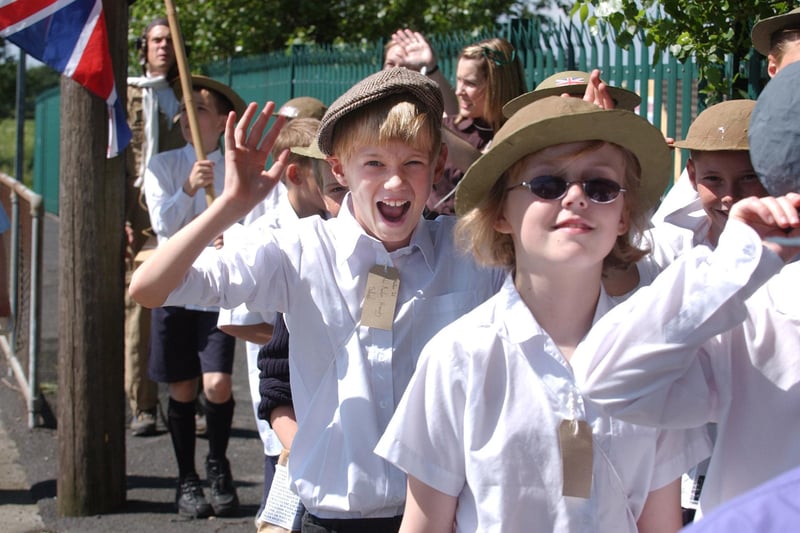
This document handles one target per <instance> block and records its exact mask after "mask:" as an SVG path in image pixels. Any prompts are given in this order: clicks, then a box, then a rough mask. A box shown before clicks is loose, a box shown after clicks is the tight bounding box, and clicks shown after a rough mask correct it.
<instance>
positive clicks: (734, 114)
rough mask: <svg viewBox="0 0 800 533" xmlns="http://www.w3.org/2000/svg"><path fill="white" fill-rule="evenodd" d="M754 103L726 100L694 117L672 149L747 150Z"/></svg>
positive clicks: (705, 150) (704, 150) (753, 101)
mask: <svg viewBox="0 0 800 533" xmlns="http://www.w3.org/2000/svg"><path fill="white" fill-rule="evenodd" d="M755 106H756V101H755V100H729V101H727V102H721V103H719V104H716V105H712V106H711V107H709V108H707V109H705V110H704V111H703V112H702V113H700V114H699V115H697V118H696V119H694V122H692V124H691V126H689V131H687V132H686V138H685V139H683V140H682V141H676V142H675V147H676V148H687V149H689V150H699V151H701V152H716V151H720V150H749V149H750V143H749V142H748V141H747V132H748V130H749V129H750V115H751V114H752V112H753V108H754V107H755Z"/></svg>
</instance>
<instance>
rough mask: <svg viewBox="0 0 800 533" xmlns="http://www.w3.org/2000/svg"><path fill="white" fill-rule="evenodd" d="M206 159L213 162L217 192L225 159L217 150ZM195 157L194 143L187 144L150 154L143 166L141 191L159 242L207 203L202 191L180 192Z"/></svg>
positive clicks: (215, 190)
mask: <svg viewBox="0 0 800 533" xmlns="http://www.w3.org/2000/svg"><path fill="white" fill-rule="evenodd" d="M206 159H208V160H209V161H213V162H214V192H215V193H216V194H217V195H219V194H220V193H221V192H222V186H223V185H224V184H225V159H224V157H223V155H222V152H220V151H219V150H214V151H213V152H211V153H210V154H207V155H206ZM195 161H197V157H196V156H195V152H194V147H193V146H192V145H191V144H187V145H186V146H184V147H183V148H178V149H176V150H168V151H166V152H162V153H160V154H156V155H154V156H153V158H152V159H151V160H150V164H149V165H148V166H147V171H145V174H144V193H145V197H146V198H147V209H148V210H149V211H150V223H151V224H152V226H153V231H155V233H156V235H157V236H158V244H159V245H161V244H163V243H164V242H165V241H166V240H167V239H169V238H170V237H172V236H173V235H174V234H175V233H177V232H178V230H180V229H181V228H182V227H184V226H185V225H186V224H188V223H189V222H191V221H192V220H193V219H194V218H195V217H196V216H197V215H199V214H200V213H202V212H203V211H205V209H206V207H208V205H207V202H206V195H205V192H204V191H197V193H196V194H195V195H194V196H189V195H188V194H186V193H185V192H183V184H184V183H185V182H186V180H187V179H188V178H189V175H190V174H191V173H192V166H194V163H195Z"/></svg>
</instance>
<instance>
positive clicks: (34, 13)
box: [0, 0, 131, 157]
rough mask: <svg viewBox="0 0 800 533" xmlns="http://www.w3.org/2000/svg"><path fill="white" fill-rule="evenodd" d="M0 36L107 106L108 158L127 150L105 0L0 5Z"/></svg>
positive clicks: (27, 0) (16, 0)
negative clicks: (83, 88)
mask: <svg viewBox="0 0 800 533" xmlns="http://www.w3.org/2000/svg"><path fill="white" fill-rule="evenodd" d="M0 37H2V38H4V39H8V40H9V41H11V42H12V43H14V44H16V45H17V46H19V47H20V48H21V49H23V50H25V52H27V53H28V54H30V55H31V56H33V57H35V58H36V59H38V60H39V61H41V62H42V63H44V64H46V65H48V66H50V67H52V68H53V69H55V70H57V71H58V72H60V73H61V74H63V75H64V76H67V77H69V78H72V79H73V80H75V81H76V82H78V83H80V84H81V85H83V86H84V87H86V89H88V90H89V91H91V92H92V93H94V94H96V95H97V96H99V97H100V98H102V99H103V100H104V101H105V102H106V105H108V117H109V119H108V120H109V131H108V150H107V156H108V157H114V156H116V155H117V154H118V153H119V152H120V150H122V149H124V148H125V146H127V145H128V142H130V140H131V131H130V129H129V128H128V123H127V121H126V119H125V111H124V110H123V109H122V104H121V102H120V101H119V98H117V90H116V87H115V85H114V71H113V69H112V65H111V54H110V52H109V50H108V31H107V29H106V19H105V17H104V16H103V2H102V0H0Z"/></svg>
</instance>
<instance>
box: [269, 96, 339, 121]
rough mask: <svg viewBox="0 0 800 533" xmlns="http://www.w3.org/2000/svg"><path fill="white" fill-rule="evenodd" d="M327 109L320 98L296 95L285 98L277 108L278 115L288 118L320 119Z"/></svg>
mask: <svg viewBox="0 0 800 533" xmlns="http://www.w3.org/2000/svg"><path fill="white" fill-rule="evenodd" d="M327 110H328V106H326V105H325V104H324V103H323V102H322V100H319V99H317V98H314V97H312V96H298V97H297V98H292V99H291V100H287V101H286V102H285V103H284V104H283V105H282V106H281V107H280V109H278V113H277V114H278V115H284V116H286V117H289V118H315V119H317V120H321V119H322V117H323V115H325V111H327Z"/></svg>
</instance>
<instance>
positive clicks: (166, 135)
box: [125, 18, 185, 436]
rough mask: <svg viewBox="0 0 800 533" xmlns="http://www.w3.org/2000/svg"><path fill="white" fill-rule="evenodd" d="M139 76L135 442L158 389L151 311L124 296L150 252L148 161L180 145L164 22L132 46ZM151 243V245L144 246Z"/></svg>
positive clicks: (131, 243)
mask: <svg viewBox="0 0 800 533" xmlns="http://www.w3.org/2000/svg"><path fill="white" fill-rule="evenodd" d="M136 46H137V48H138V50H139V61H140V63H141V65H142V72H143V74H144V75H143V76H140V77H131V78H128V125H129V126H130V128H131V132H132V133H133V138H132V139H131V143H130V145H129V148H128V152H127V154H126V165H125V174H126V190H125V194H126V197H125V204H126V211H125V232H126V234H127V237H128V246H127V249H126V254H125V267H126V272H125V282H126V285H125V392H126V394H127V396H128V401H129V402H130V407H131V414H132V417H133V418H132V420H131V431H132V432H133V434H134V435H137V436H147V435H153V434H155V432H156V412H157V407H158V385H157V384H156V383H155V382H153V381H151V380H150V379H149V378H148V377H147V360H148V354H149V349H150V310H149V309H145V308H143V307H142V306H140V305H139V304H137V303H136V302H134V301H133V299H131V298H130V296H129V295H128V289H127V285H128V283H130V278H131V275H132V273H133V270H134V268H135V267H136V264H135V263H136V262H135V258H136V256H137V254H139V252H140V251H141V250H142V249H144V248H146V247H150V246H153V247H154V246H155V238H154V237H153V235H152V234H151V232H150V231H149V228H150V217H149V215H148V212H147V206H146V205H145V203H144V195H143V194H142V190H141V185H142V180H143V177H144V171H145V169H146V168H147V164H148V162H149V161H150V158H151V157H152V156H153V155H154V154H157V153H159V152H163V151H165V150H171V149H173V148H179V147H181V146H183V145H184V144H185V141H184V139H183V136H182V135H181V131H180V128H179V127H177V126H174V120H173V118H174V117H175V116H176V115H177V113H178V100H177V99H176V98H175V93H174V91H173V90H172V88H171V86H170V84H169V81H170V80H172V79H174V78H175V77H177V70H176V62H175V50H174V48H173V45H172V37H171V36H170V30H169V23H168V22H167V20H166V19H164V18H158V19H155V20H153V21H152V22H150V24H148V25H147V27H146V28H145V30H144V32H143V34H142V36H141V37H140V38H139V39H138V40H137V43H136ZM149 239H152V241H153V242H152V244H151V243H149V242H148V240H149Z"/></svg>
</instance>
